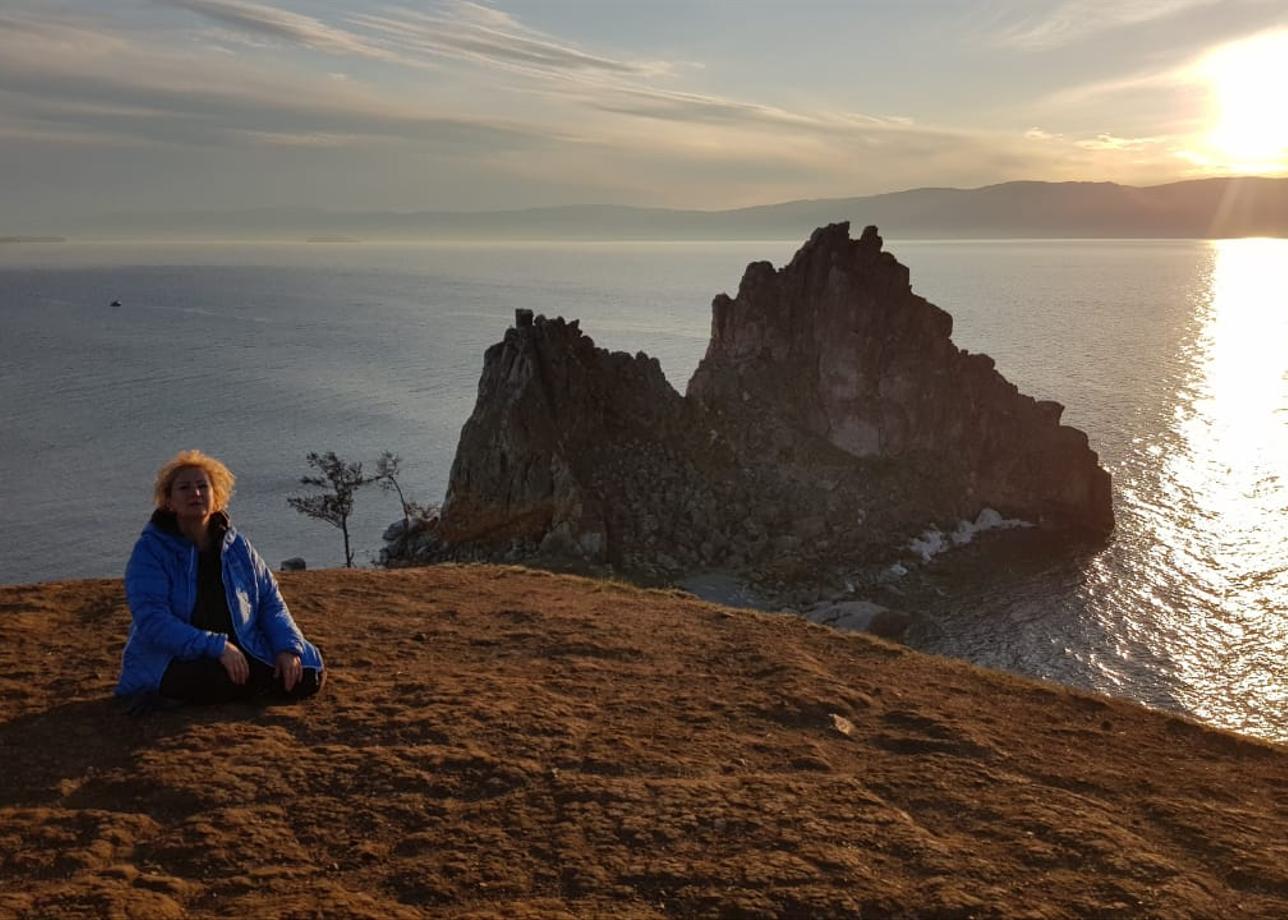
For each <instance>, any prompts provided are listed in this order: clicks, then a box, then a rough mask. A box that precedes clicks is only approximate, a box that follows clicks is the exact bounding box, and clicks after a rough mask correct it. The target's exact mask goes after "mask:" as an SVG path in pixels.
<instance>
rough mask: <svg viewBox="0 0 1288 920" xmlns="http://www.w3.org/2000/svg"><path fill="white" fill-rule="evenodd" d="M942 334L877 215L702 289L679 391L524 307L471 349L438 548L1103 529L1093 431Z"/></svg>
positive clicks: (848, 552) (629, 552) (623, 558)
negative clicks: (713, 293)
mask: <svg viewBox="0 0 1288 920" xmlns="http://www.w3.org/2000/svg"><path fill="white" fill-rule="evenodd" d="M951 332H952V318H951V317H950V316H949V315H948V314H947V313H945V312H944V311H943V310H940V309H939V308H937V307H935V306H934V305H932V304H930V303H928V302H927V301H926V300H924V299H923V298H921V297H919V296H917V295H916V294H914V293H913V292H912V290H911V287H910V285H909V278H908V270H907V269H906V268H904V267H903V266H902V265H900V264H899V263H898V262H897V261H896V260H895V259H894V257H893V256H892V255H891V254H889V253H886V252H883V251H882V248H881V238H880V237H879V236H878V235H877V231H876V228H874V227H869V228H867V230H865V231H864V233H863V235H862V237H861V238H860V239H859V240H857V241H855V240H851V239H850V238H849V232H848V225H846V224H835V225H832V226H829V227H824V228H822V229H820V230H818V231H816V232H815V233H814V234H813V236H812V237H811V238H810V240H809V241H808V242H807V243H806V244H805V246H804V247H802V249H801V250H800V251H799V252H798V253H797V254H796V256H795V257H794V258H793V260H792V261H791V263H790V264H789V265H787V266H786V267H785V268H783V269H780V270H775V269H774V268H773V267H772V266H771V265H769V264H768V263H764V262H758V263H753V264H752V265H750V266H748V268H747V271H746V274H745V275H744V276H743V279H742V283H741V285H740V286H739V290H738V296H737V297H735V298H732V299H731V298H729V297H727V296H725V295H723V294H722V295H720V296H718V297H716V299H715V301H714V303H713V320H712V338H711V342H710V345H709V347H708V350H707V354H706V357H705V358H704V359H703V361H702V363H701V365H700V366H699V367H698V369H697V371H696V372H695V374H694V376H693V379H692V380H691V381H690V383H689V387H688V392H687V395H686V396H685V397H681V396H680V395H679V394H678V393H676V392H675V390H673V389H672V388H671V386H670V385H669V384H668V383H667V381H666V379H665V377H664V376H663V374H662V370H661V368H660V366H659V365H658V363H657V361H656V360H655V359H652V358H649V357H648V356H646V355H644V354H638V355H635V356H633V357H632V356H630V355H627V354H624V353H620V352H619V353H610V352H608V351H605V350H603V349H600V348H596V347H595V346H594V343H593V342H592V341H591V339H590V338H589V337H587V336H586V335H584V334H583V333H582V332H581V330H580V329H579V328H578V326H577V323H576V322H572V323H566V322H564V321H563V320H562V319H554V320H547V319H546V318H544V317H536V318H535V319H534V318H533V316H532V314H531V313H530V312H529V311H525V310H520V311H518V315H517V320H516V324H515V327H514V328H512V329H510V330H509V331H508V332H507V333H506V336H505V339H504V341H502V342H501V343H499V344H497V345H494V346H493V347H492V348H490V349H488V351H487V354H486V356H485V361H484V371H483V377H482V380H481V381H480V384H479V398H478V402H477V404H476V406H475V409H474V413H473V415H472V416H471V417H470V419H469V421H468V422H467V423H466V425H465V428H464V429H463V431H462V433H461V441H460V445H459V447H458V449H457V455H456V460H455V462H454V464H453V467H452V474H451V481H450V484H449V487H448V494H447V499H446V501H445V503H444V508H443V518H442V525H441V528H440V531H439V535H438V536H439V542H438V543H436V544H435V545H434V546H433V548H432V551H431V552H430V555H432V557H433V558H510V559H517V558H523V557H526V556H528V555H532V554H536V553H542V554H545V555H569V556H577V557H581V558H584V559H590V560H594V561H600V562H610V563H613V564H617V565H621V566H625V567H627V568H639V567H644V568H648V567H654V568H658V569H661V570H663V571H666V572H672V573H673V572H675V571H678V570H682V569H686V568H691V567H695V566H711V565H720V566H728V567H733V568H738V567H741V566H744V565H749V564H755V565H756V566H758V567H764V566H766V565H778V566H782V565H787V566H788V567H789V568H790V567H791V566H792V565H798V566H809V565H811V564H814V563H816V562H819V561H825V560H837V559H851V560H861V559H865V558H870V557H873V555H874V553H875V554H878V555H879V553H880V551H881V550H882V549H884V550H886V551H888V550H889V548H890V547H891V546H892V545H897V544H900V543H901V542H903V541H904V540H905V539H906V537H907V536H908V535H910V534H913V533H916V532H918V531H919V530H920V529H921V528H923V527H925V526H926V525H927V524H929V523H932V522H936V521H941V522H942V521H949V520H955V519H956V518H959V517H974V516H975V514H976V513H977V512H978V511H979V510H980V509H981V508H983V507H986V506H988V507H993V508H996V509H997V510H998V511H1000V512H1001V513H1002V514H1004V515H1007V516H1014V517H1020V518H1024V519H1026V520H1029V521H1033V522H1035V523H1042V524H1045V525H1049V526H1054V527H1068V528H1073V529H1077V530H1082V531H1090V532H1092V533H1096V534H1104V533H1107V532H1108V531H1109V530H1110V529H1111V528H1112V527H1113V512H1112V506H1111V500H1110V488H1109V476H1108V474H1107V473H1105V471H1104V470H1102V469H1101V468H1100V467H1099V465H1098V464H1097V458H1096V455H1095V453H1093V452H1092V451H1091V450H1090V449H1089V447H1088V446H1087V439H1086V436H1085V435H1083V434H1082V433H1081V432H1079V431H1077V430H1076V429H1073V428H1069V427H1066V426H1062V425H1060V424H1059V418H1060V414H1061V412H1062V407H1061V406H1060V405H1059V404H1057V403H1053V402H1039V401H1035V400H1033V399H1031V398H1030V397H1027V396H1024V395H1022V394H1020V393H1019V392H1018V391H1017V389H1016V388H1015V387H1014V386H1013V385H1011V384H1010V383H1008V382H1007V381H1006V380H1005V378H1003V377H1002V376H1001V375H1000V374H999V373H997V371H996V370H995V369H994V367H993V361H992V359H990V358H988V357H987V356H986V355H971V354H968V353H966V352H964V351H962V350H960V349H958V348H957V347H956V346H954V345H953V343H952V341H951V338H950V335H951Z"/></svg>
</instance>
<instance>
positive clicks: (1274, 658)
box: [1083, 240, 1288, 739]
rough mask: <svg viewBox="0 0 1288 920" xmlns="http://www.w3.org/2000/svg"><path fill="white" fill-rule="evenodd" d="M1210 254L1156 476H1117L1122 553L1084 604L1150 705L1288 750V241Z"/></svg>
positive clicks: (1094, 576)
mask: <svg viewBox="0 0 1288 920" xmlns="http://www.w3.org/2000/svg"><path fill="white" fill-rule="evenodd" d="M1211 246H1212V249H1213V253H1212V254H1213V258H1212V261H1211V268H1210V273H1209V282H1208V284H1207V289H1206V291H1205V292H1204V295H1203V296H1202V299H1201V300H1200V302H1199V303H1197V304H1196V308H1195V313H1194V321H1195V322H1196V323H1197V324H1198V328H1197V335H1196V336H1195V337H1194V339H1193V342H1192V344H1191V345H1190V346H1189V347H1188V349H1187V350H1186V353H1184V354H1183V355H1182V356H1181V357H1182V359H1183V362H1182V363H1183V364H1184V365H1185V367H1186V372H1185V373H1184V377H1183V379H1182V381H1181V382H1180V385H1179V386H1178V387H1177V388H1176V402H1175V406H1174V408H1173V410H1172V413H1171V424H1170V426H1168V427H1167V428H1166V429H1165V430H1164V431H1162V432H1160V434H1159V437H1158V439H1157V443H1154V444H1149V445H1147V446H1146V447H1145V451H1144V456H1147V457H1149V458H1150V459H1151V460H1153V461H1155V462H1156V463H1157V465H1156V466H1155V464H1154V463H1149V464H1146V465H1144V466H1142V467H1132V466H1126V467H1125V468H1124V469H1122V470H1120V471H1119V472H1118V481H1117V482H1116V483H1115V486H1116V491H1117V492H1118V495H1117V498H1118V504H1119V507H1120V509H1121V510H1122V515H1121V517H1122V523H1123V526H1122V527H1120V530H1119V533H1118V534H1117V536H1116V541H1117V543H1118V545H1117V546H1112V547H1111V548H1110V550H1109V551H1107V552H1106V553H1103V554H1101V555H1100V556H1098V557H1097V558H1096V559H1095V560H1094V561H1093V562H1092V563H1091V565H1090V567H1089V571H1088V580H1087V584H1086V585H1085V586H1084V588H1083V591H1084V592H1085V595H1084V596H1085V597H1086V598H1087V599H1088V606H1087V608H1086V610H1087V613H1089V614H1090V613H1093V611H1094V615H1096V616H1098V618H1100V619H1101V620H1102V622H1103V625H1104V626H1105V633H1106V635H1112V636H1115V637H1116V641H1115V642H1114V645H1115V651H1116V653H1117V657H1119V658H1121V659H1122V660H1130V659H1131V658H1133V657H1139V656H1140V655H1141V654H1142V653H1146V654H1148V655H1149V656H1150V657H1151V658H1153V659H1154V660H1153V662H1152V668H1153V669H1154V673H1155V674H1157V675H1160V676H1163V675H1165V676H1166V678H1165V679H1160V680H1159V681H1158V687H1157V688H1156V690H1155V697H1154V699H1153V702H1154V703H1156V704H1161V705H1169V706H1176V707H1177V708H1180V709H1182V710H1185V711H1187V712H1190V713H1193V714H1194V715H1195V716H1198V717H1200V718H1203V719H1209V720H1212V721H1215V722H1218V723H1220V724H1223V725H1227V726H1230V727H1232V728H1236V729H1239V730H1243V731H1250V732H1255V733H1257V734H1261V735H1265V736H1268V737H1275V738H1280V739H1285V738H1288V724H1286V723H1285V717H1286V713H1285V704H1286V703H1288V673H1286V672H1285V657H1286V656H1288V410H1286V409H1285V407H1288V349H1285V345H1286V344H1288V240H1223V241H1219V242H1214V243H1212V244H1211ZM1151 467H1153V468H1152V469H1151ZM1127 558H1130V559H1132V560H1133V563H1132V564H1131V566H1130V567H1131V568H1135V569H1136V570H1135V571H1134V572H1131V573H1130V577H1127V578H1124V577H1123V576H1124V571H1123V569H1124V564H1123V563H1124V561H1125V559H1127ZM1133 612H1134V613H1133ZM1124 615H1125V617H1126V620H1125V621H1124V619H1119V617H1120V616H1124ZM1133 619H1134V620H1136V621H1135V622H1132V620H1133ZM1104 670H1105V673H1106V675H1107V676H1108V675H1112V673H1113V672H1114V670H1115V669H1114V668H1112V667H1110V666H1108V665H1105V666H1104ZM1250 700H1255V701H1256V703H1255V704H1252V705H1249V701H1250ZM1233 701H1238V702H1237V703H1235V702H1233Z"/></svg>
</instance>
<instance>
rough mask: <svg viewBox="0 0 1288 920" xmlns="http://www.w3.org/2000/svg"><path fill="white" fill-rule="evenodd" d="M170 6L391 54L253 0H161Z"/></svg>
mask: <svg viewBox="0 0 1288 920" xmlns="http://www.w3.org/2000/svg"><path fill="white" fill-rule="evenodd" d="M161 2H163V3H165V4H166V5H167V6H173V7H178V8H179V9H185V10H189V11H191V12H193V13H198V14H200V15H202V16H205V17H207V18H209V19H212V20H215V21H216V22H219V23H222V24H224V25H227V26H232V27H234V28H237V29H244V30H246V31H248V32H251V33H253V34H256V35H262V36H267V37H269V38H275V39H279V40H284V41H288V42H292V43H296V44H300V45H303V46H304V47H306V48H313V49H315V50H318V51H325V52H329V53H331V54H356V55H359V56H361V57H372V58H385V57H389V56H390V55H389V54H388V52H386V51H385V50H383V49H381V48H378V47H376V46H374V45H372V44H370V43H368V42H366V41H363V40H362V38H360V37H359V36H357V35H354V34H353V33H351V32H348V31H345V30H343V29H337V28H335V27H333V26H329V25H327V24H326V23H324V22H322V21H321V20H319V19H315V18H313V17H312V16H305V15H303V14H301V13H295V12H292V11H290V10H284V9H281V8H279V7H274V6H268V5H266V4H262V3H251V2H249V0H161Z"/></svg>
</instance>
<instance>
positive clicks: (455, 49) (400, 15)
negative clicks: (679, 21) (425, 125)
mask: <svg viewBox="0 0 1288 920" xmlns="http://www.w3.org/2000/svg"><path fill="white" fill-rule="evenodd" d="M351 21H352V22H353V24H354V25H357V26H360V27H362V28H365V29H367V30H368V31H369V32H370V33H374V34H377V35H379V36H380V37H381V39H382V41H384V42H386V43H388V45H389V46H390V47H392V48H396V49H398V50H399V51H401V52H403V53H404V54H407V55H441V56H443V57H449V58H454V59H458V60H465V61H471V62H474V63H479V64H484V65H491V66H499V67H505V68H514V69H519V70H522V71H524V72H536V73H540V74H543V75H547V76H557V75H587V74H589V75H596V74H598V75H606V76H614V77H650V76H657V75H659V74H664V73H667V72H669V71H670V70H671V69H672V65H671V64H669V63H666V62H661V61H632V60H625V59H620V58H615V57H610V56H606V55H601V54H594V53H591V52H589V51H584V50H582V49H580V48H577V47H575V46H573V45H572V44H570V43H567V42H563V41H560V40H558V39H557V38H555V37H554V36H550V35H547V34H545V33H543V32H540V31H537V30H535V29H531V28H529V27H528V26H526V25H524V24H523V23H521V22H520V21H519V20H517V19H515V18H514V17H513V16H511V15H510V14H508V13H505V12H502V11H500V10H495V9H492V8H490V7H486V6H483V5H481V4H478V3H470V2H464V0H456V2H451V3H447V4H444V5H442V6H440V7H439V8H437V9H434V10H430V11H422V10H407V9H394V10H391V11H389V12H387V13H385V14H382V15H375V14H360V15H356V16H354V17H352V20H351Z"/></svg>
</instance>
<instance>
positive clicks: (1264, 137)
mask: <svg viewBox="0 0 1288 920" xmlns="http://www.w3.org/2000/svg"><path fill="white" fill-rule="evenodd" d="M1201 72H1202V74H1203V76H1204V77H1205V78H1206V80H1207V82H1208V85H1209V86H1210V87H1211V90H1212V96H1213V101H1214V102H1215V104H1216V113H1215V115H1216V120H1215V123H1214V124H1213V126H1212V130H1211V132H1210V133H1209V134H1208V136H1207V144H1208V146H1209V148H1210V149H1211V151H1212V154H1213V155H1214V158H1215V159H1220V160H1222V161H1224V164H1225V165H1226V166H1227V167H1230V168H1232V169H1237V170H1239V171H1244V172H1252V171H1259V172H1280V171H1284V170H1288V29H1286V30H1279V31H1275V32H1267V33H1264V34H1262V35H1257V36H1254V37H1252V38H1248V39H1244V40H1243V41H1239V42H1234V43H1232V44H1229V45H1223V46H1222V47H1220V48H1217V49H1216V50H1215V51H1212V52H1211V53H1209V54H1208V55H1207V56H1206V57H1205V58H1204V60H1203V63H1202V65H1201Z"/></svg>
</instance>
